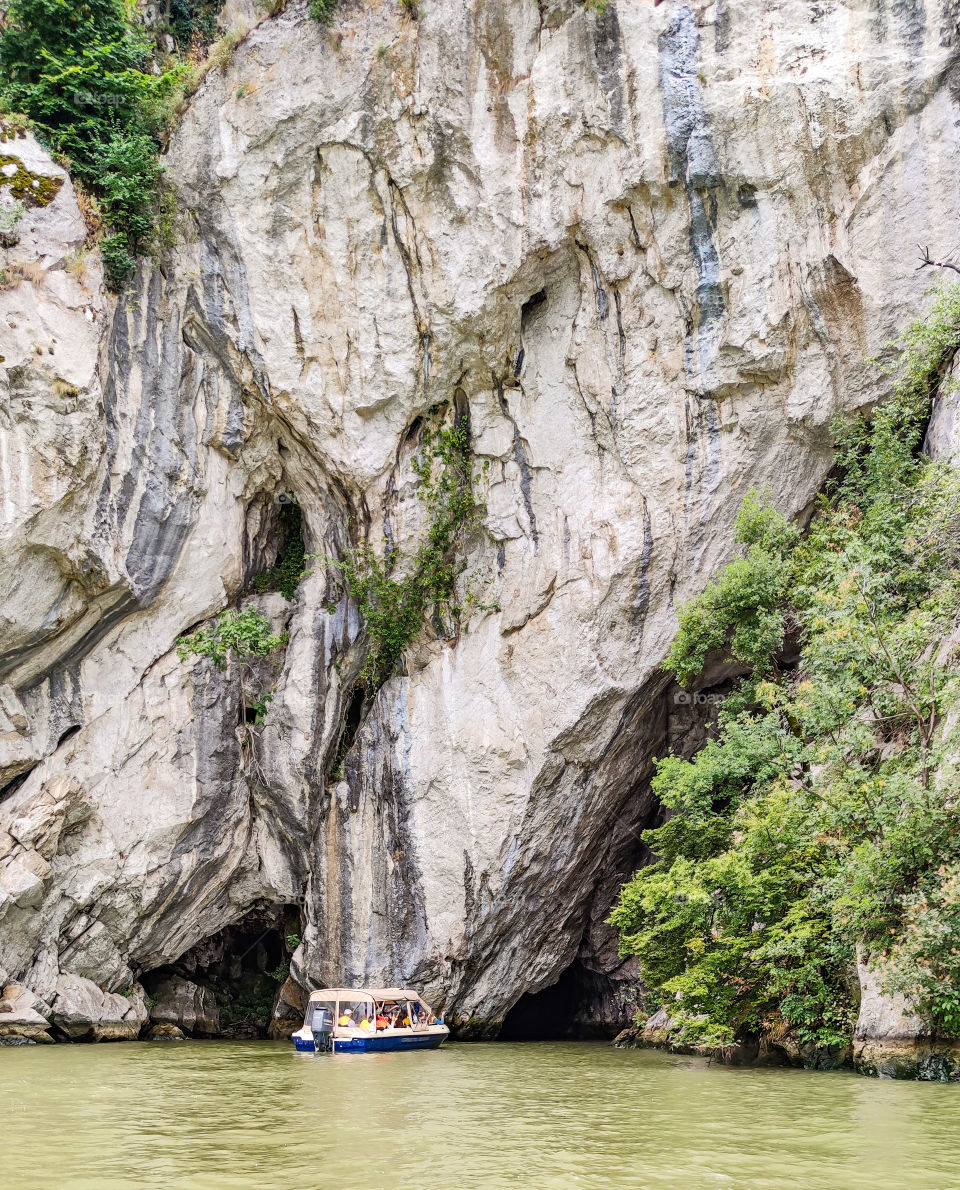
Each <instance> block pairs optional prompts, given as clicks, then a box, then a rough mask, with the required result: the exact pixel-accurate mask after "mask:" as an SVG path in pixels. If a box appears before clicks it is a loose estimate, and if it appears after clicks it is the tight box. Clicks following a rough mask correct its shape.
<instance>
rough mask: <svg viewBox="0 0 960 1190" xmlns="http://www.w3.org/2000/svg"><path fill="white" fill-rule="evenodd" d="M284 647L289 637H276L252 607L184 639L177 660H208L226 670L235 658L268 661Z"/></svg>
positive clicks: (225, 614) (228, 614)
mask: <svg viewBox="0 0 960 1190" xmlns="http://www.w3.org/2000/svg"><path fill="white" fill-rule="evenodd" d="M283 644H286V637H285V636H284V635H282V634H281V635H277V634H275V633H273V632H272V631H271V629H270V621H269V620H268V619H267V617H266V616H265V615H263V613H262V612H259V611H257V610H256V608H252V607H251V608H247V609H246V611H242V612H236V611H232V610H228V611H225V612H223V614H222V615H220V616H217V618H216V619H215V620H214V621H213V623H212V624H211V625H210V627H209V628H198V629H197V631H196V632H193V633H191V634H190V635H189V636H184V637H181V639H180V641H179V642H178V644H177V656H178V657H179V658H180V660H181V661H186V660H187V658H188V657H206V658H208V659H209V660H210V661H212V662H213V664H214V665H215V666H216V667H217V669H226V668H227V665H228V663H229V662H230V660H231V658H236V659H237V660H240V661H250V660H252V659H253V658H254V657H266V656H267V654H268V653H272V652H273V650H274V649H278V648H279V647H280V646H281V645H283Z"/></svg>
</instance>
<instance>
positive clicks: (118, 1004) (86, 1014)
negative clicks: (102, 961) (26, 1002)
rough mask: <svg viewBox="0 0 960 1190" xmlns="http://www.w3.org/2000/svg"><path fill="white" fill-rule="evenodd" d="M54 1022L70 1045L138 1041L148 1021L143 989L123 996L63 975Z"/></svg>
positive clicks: (55, 1003) (58, 991)
mask: <svg viewBox="0 0 960 1190" xmlns="http://www.w3.org/2000/svg"><path fill="white" fill-rule="evenodd" d="M51 1020H52V1022H53V1024H54V1025H56V1027H57V1028H58V1029H59V1030H60V1032H61V1033H63V1034H65V1035H66V1036H67V1037H68V1038H69V1039H70V1040H71V1041H135V1040H136V1039H137V1037H139V1035H140V1030H141V1029H142V1028H143V1026H144V1024H145V1023H146V1021H147V1007H146V1003H145V1001H144V996H143V989H142V988H140V987H139V986H136V987H134V988H133V989H131V991H130V993H129V994H128V995H126V996H121V995H120V994H119V992H104V991H103V990H102V989H101V988H99V987H97V985H96V984H95V983H94V982H93V981H92V980H90V979H83V978H82V977H81V976H79V975H61V976H60V977H59V978H58V979H57V985H56V989H55V991H54V995H53V1011H52V1014H51Z"/></svg>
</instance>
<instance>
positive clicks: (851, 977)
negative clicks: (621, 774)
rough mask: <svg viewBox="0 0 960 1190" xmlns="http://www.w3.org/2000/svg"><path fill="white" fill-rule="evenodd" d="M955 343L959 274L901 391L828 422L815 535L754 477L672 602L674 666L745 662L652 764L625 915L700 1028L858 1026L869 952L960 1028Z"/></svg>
mask: <svg viewBox="0 0 960 1190" xmlns="http://www.w3.org/2000/svg"><path fill="white" fill-rule="evenodd" d="M958 345H960V286H955V287H953V288H948V289H945V290H943V291H942V292H941V293H940V295H939V296H938V298H937V300H936V302H935V304H934V307H933V310H932V313H931V315H930V317H929V318H928V319H926V320H924V321H922V322H920V323H917V324H916V325H914V326H913V327H911V329H910V330H909V332H908V333H907V334H906V335H905V337H904V338H903V340H902V341H901V344H900V352H899V358H898V359H897V361H896V365H895V374H896V376H897V380H896V384H895V389H894V393H893V396H892V398H891V399H890V401H889V402H888V403H886V404H885V405H884V406H883V407H882V408H881V409H880V410H879V411H878V412H877V413H876V414H875V416H874V417H873V418H872V419H871V420H869V421H868V420H865V419H863V418H858V419H857V420H855V421H854V422H853V423H852V424H844V425H841V426H837V427H836V441H837V468H836V471H835V477H834V478H832V479H831V481H830V483H829V484H828V485H827V488H826V491H825V492H824V494H823V495H822V497H821V498H820V501H819V503H818V506H817V509H816V511H815V514H814V516H813V520H812V522H811V525H810V528H809V531H808V532H807V533H806V534H803V535H801V534H800V532H799V531H798V530H797V528H796V527H795V526H794V525H792V524H791V523H789V522H788V521H787V520H786V519H785V518H784V517H782V516H781V515H780V514H779V513H778V512H776V511H775V510H774V508H773V507H772V506H771V505H770V503H769V500H768V499H767V498H765V497H764V496H763V495H762V494H757V493H752V494H751V495H750V496H749V497H748V498H747V500H746V502H745V503H744V506H743V509H742V511H741V513H740V515H739V518H738V520H737V525H736V542H737V545H738V550H739V556H738V557H737V558H736V560H735V561H733V562H732V563H731V564H730V565H729V566H728V567H727V568H726V569H725V570H724V571H723V572H722V573H721V574H720V575H719V577H718V578H717V579H716V580H715V581H714V582H712V583H711V584H710V585H709V586H708V587H707V589H706V590H705V591H704V592H703V594H702V595H701V596H700V597H699V598H698V599H696V600H694V601H693V602H692V603H691V604H690V605H688V606H687V607H685V608H684V609H683V610H682V612H681V614H680V627H679V632H678V635H677V638H676V641H675V643H674V646H673V648H672V650H671V652H670V655H669V657H668V660H667V663H666V666H667V668H668V669H669V670H670V671H671V672H672V673H673V674H674V675H675V677H676V678H677V680H678V681H679V682H680V683H681V684H682V685H689V684H692V683H694V682H696V680H697V678H698V676H699V675H700V674H701V672H702V671H703V669H704V666H705V664H706V662H707V660H708V658H714V659H715V658H716V657H717V656H718V655H720V653H721V652H722V651H723V650H727V651H728V655H729V656H730V657H731V659H732V661H733V662H734V663H735V664H736V665H738V666H739V667H740V668H741V669H745V671H746V672H745V673H743V674H742V676H741V677H739V678H738V679H737V681H736V683H735V685H734V687H733V689H732V692H731V693H730V694H729V695H728V696H727V697H725V698H724V700H723V702H722V704H721V705H720V708H719V721H718V725H717V730H716V733H715V738H713V739H711V740H710V742H708V743H707V745H706V746H705V747H704V748H703V749H702V750H701V751H700V752H699V753H697V754H696V755H695V756H694V757H693V758H692V759H690V760H686V759H683V758H680V757H678V756H667V757H664V758H663V759H661V760H659V761H658V762H657V765H656V776H655V778H654V788H655V791H656V793H657V794H658V796H659V797H660V799H661V801H662V803H663V805H664V806H665V807H666V808H667V810H668V817H667V820H666V821H665V822H664V823H663V824H662V825H661V826H659V827H657V828H656V829H654V830H650V831H647V832H646V834H645V836H644V837H645V840H646V842H647V843H648V844H649V846H650V847H651V849H652V851H653V852H654V856H655V862H654V863H652V864H651V865H650V866H648V867H645V868H642V869H641V870H640V871H639V872H638V873H637V874H636V876H635V877H634V879H633V880H632V881H630V882H629V883H628V884H627V885H626V886H625V887H624V888H623V890H622V893H621V896H620V899H619V902H618V904H617V906H616V907H615V909H614V912H613V914H612V917H611V921H612V922H613V923H614V924H615V925H616V926H617V927H618V929H619V931H620V936H621V948H622V951H623V953H624V954H626V955H636V956H637V957H638V958H639V960H640V963H641V967H642V976H643V979H644V982H645V984H646V987H647V989H648V992H649V995H650V1001H649V1005H648V1006H649V1007H650V1008H654V1007H656V1006H657V1005H658V1004H661V1003H662V1004H665V1005H667V1007H668V1010H669V1014H670V1016H671V1018H672V1020H673V1021H674V1024H675V1030H676V1036H677V1038H678V1039H679V1040H682V1041H684V1042H687V1043H694V1044H696V1043H701V1044H714V1045H717V1044H719V1045H725V1044H729V1043H731V1042H733V1041H734V1040H739V1039H742V1038H744V1037H746V1036H756V1035H758V1034H761V1033H769V1032H773V1031H776V1030H777V1029H783V1028H787V1029H789V1030H791V1031H792V1032H793V1033H794V1034H795V1035H796V1036H798V1037H799V1039H800V1040H802V1041H804V1042H807V1043H812V1044H814V1045H818V1046H831V1045H837V1044H843V1043H844V1042H846V1041H848V1040H849V1038H850V1035H851V1031H852V1026H853V1022H854V1020H855V1017H856V1011H857V995H858V992H857V980H856V958H857V955H858V953H859V954H861V955H863V954H864V953H867V954H869V955H870V956H872V958H873V960H874V961H876V960H878V959H880V960H882V963H881V966H882V970H883V971H884V973H885V974H884V981H885V987H886V990H888V991H891V992H892V991H902V992H905V993H906V994H907V995H908V996H909V997H910V999H911V1000H912V1001H913V1002H914V1003H915V1005H916V1006H917V1008H918V1009H919V1011H920V1012H921V1013H922V1014H923V1015H924V1017H925V1018H926V1019H927V1020H928V1021H929V1022H930V1024H931V1026H932V1027H933V1028H934V1029H936V1030H940V1031H942V1032H944V1033H947V1034H957V1033H960V806H958V799H957V786H956V759H957V743H958V740H957V731H956V716H957V712H956V705H957V690H958V682H957V674H956V669H955V665H956V656H955V654H956V651H957V645H958V637H957V609H958V605H960V485H958V480H957V474H956V472H955V471H954V470H953V469H952V468H950V467H949V466H947V465H945V464H944V463H934V462H931V461H930V460H929V459H927V458H926V457H924V456H923V455H921V454H920V446H921V442H922V438H923V434H924V430H925V426H926V423H927V419H928V416H929V410H930V402H931V397H932V394H933V391H934V389H935V388H936V386H937V384H938V383H940V382H941V379H942V377H943V376H944V373H945V371H946V370H947V368H948V366H949V364H950V363H951V361H952V359H953V356H954V353H955V352H956V350H957V347H958Z"/></svg>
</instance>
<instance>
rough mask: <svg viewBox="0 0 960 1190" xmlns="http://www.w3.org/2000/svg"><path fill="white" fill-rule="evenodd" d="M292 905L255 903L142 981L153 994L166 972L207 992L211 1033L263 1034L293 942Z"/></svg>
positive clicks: (296, 921)
mask: <svg viewBox="0 0 960 1190" xmlns="http://www.w3.org/2000/svg"><path fill="white" fill-rule="evenodd" d="M300 928H301V927H300V911H299V908H298V907H297V906H295V905H260V906H256V907H254V908H253V909H251V910H250V911H249V912H248V913H247V914H245V915H244V917H243V918H241V919H240V921H238V922H234V923H232V924H231V925H227V926H224V927H223V929H221V930H218V931H217V933H215V934H212V935H210V937H208V938H205V939H204V940H203V941H202V942H198V943H197V945H196V946H193V947H191V948H190V950H188V951H186V952H185V953H184V954H182V955H181V956H180V958H179V959H177V960H176V961H175V962H173V963H169V964H166V965H164V966H162V967H157V968H155V969H154V970H153V971H151V972H149V974H147V975H144V976H143V979H142V982H143V985H144V987H145V988H146V990H147V993H148V994H149V995H150V996H151V997H153V996H155V995H156V994H157V992H158V991H161V992H162V990H163V985H164V984H165V981H167V980H169V979H170V978H171V977H174V976H176V977H179V978H180V979H186V980H189V981H190V982H191V983H193V984H196V985H197V986H198V987H200V988H203V989H206V990H207V991H209V992H211V993H212V994H213V997H214V1000H215V1002H216V1007H217V1013H218V1017H219V1023H218V1029H217V1032H216V1035H217V1036H220V1037H230V1038H245V1039H250V1038H257V1037H266V1036H267V1034H268V1029H269V1026H270V1021H271V1017H272V1014H273V1007H274V1003H275V1001H276V999H277V992H278V991H279V989H280V988H281V986H282V985H283V984H284V982H285V981H286V979H287V976H288V975H289V967H290V956H291V954H292V953H293V951H294V949H295V948H296V946H297V945H298V944H299V941H300V939H299V932H300Z"/></svg>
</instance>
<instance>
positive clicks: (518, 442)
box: [493, 377, 540, 549]
mask: <svg viewBox="0 0 960 1190" xmlns="http://www.w3.org/2000/svg"><path fill="white" fill-rule="evenodd" d="M493 383H494V386H495V388H496V390H497V398H498V400H499V402H500V410H501V412H502V413H503V416H504V417H505V418H506V419H507V420H508V421H509V422H510V424H511V426H513V458H514V461H515V462H516V464H517V467H518V468H519V471H520V492H521V495H522V496H523V506H524V508H525V509H526V510H527V520H528V522H529V524H530V536H531V537H532V538H533V545H534V548H535V549H536V547H537V546H538V545H539V544H540V534H539V533H538V531H537V518H536V516H535V515H534V511H533V497H532V489H533V475H532V474H531V471H530V464H529V462H528V460H527V452H526V450H524V446H523V439H522V438H521V436H520V430H519V428H518V426H517V423H516V421H515V420H514V418H513V416H512V415H511V413H510V408H509V406H508V405H507V398H506V396H505V395H504V391H503V383H502V381H500V380H499V379H498V378H497V377H494V381H493Z"/></svg>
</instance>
